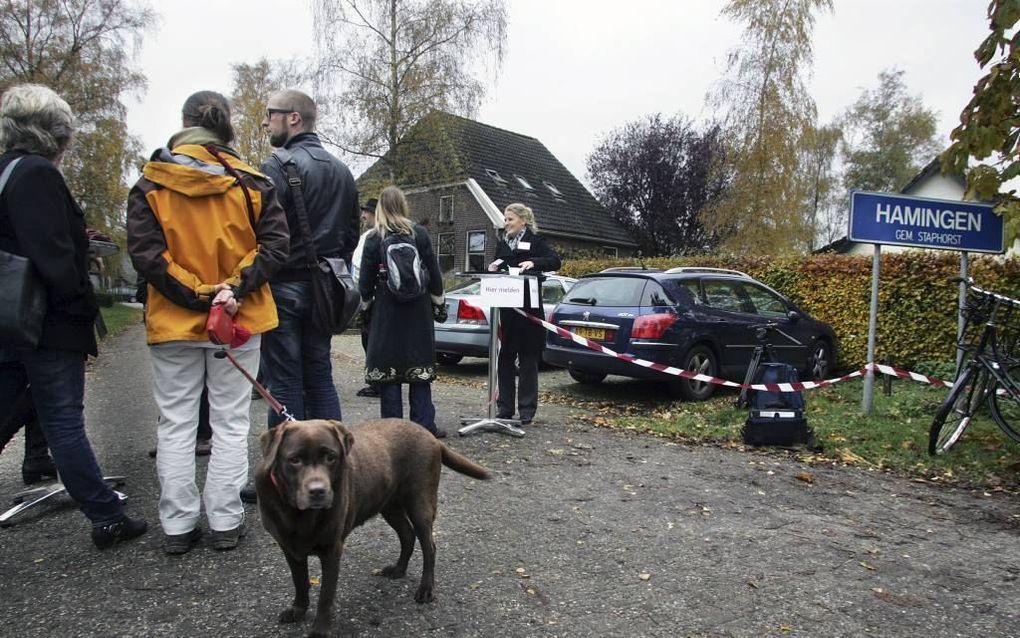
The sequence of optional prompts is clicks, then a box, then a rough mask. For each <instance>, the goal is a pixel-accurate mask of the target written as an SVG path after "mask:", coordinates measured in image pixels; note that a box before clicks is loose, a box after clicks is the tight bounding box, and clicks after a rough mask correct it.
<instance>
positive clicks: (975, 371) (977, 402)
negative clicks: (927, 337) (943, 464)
mask: <svg viewBox="0 0 1020 638" xmlns="http://www.w3.org/2000/svg"><path fill="white" fill-rule="evenodd" d="M987 385H988V371H987V370H985V369H984V368H977V367H973V366H972V367H968V368H967V369H966V370H964V371H963V374H962V375H960V377H959V378H958V379H957V380H956V383H954V384H953V387H952V389H951V390H950V391H949V396H948V397H946V400H945V401H943V402H942V405H940V406H939V409H938V412H936V413H935V418H934V419H933V420H932V422H931V430H930V431H929V432H928V454H931V455H932V456H935V455H936V454H943V453H944V452H945V451H946V450H948V449H949V448H951V447H953V444H954V443H956V442H957V441H958V440H959V439H960V435H961V434H963V431H964V430H966V429H967V426H968V425H970V420H971V417H973V416H974V412H976V411H977V409H978V408H979V407H981V401H983V400H985V398H986V394H985V387H986V386H987Z"/></svg>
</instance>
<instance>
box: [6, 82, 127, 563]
mask: <svg viewBox="0 0 1020 638" xmlns="http://www.w3.org/2000/svg"><path fill="white" fill-rule="evenodd" d="M73 123H74V116H73V115H72V113H71V108H70V107H69V106H68V105H67V102H65V101H64V100H62V99H61V98H60V96H58V95H57V94H56V93H54V92H53V91H51V90H50V89H48V88H46V87H44V86H39V85H33V84H25V85H20V86H15V87H12V88H10V89H8V90H7V91H6V92H5V93H4V95H3V100H2V101H0V146H2V147H3V149H4V154H3V156H2V157H0V171H3V170H4V169H6V168H8V167H9V166H11V165H12V164H14V162H17V164H16V165H14V169H13V170H12V172H11V173H10V179H9V181H8V183H7V187H6V189H5V190H4V191H3V194H2V196H0V250H3V251H6V252H8V253H13V254H15V255H21V256H23V257H27V258H28V260H29V262H30V263H31V264H32V266H33V268H34V270H35V272H36V274H37V275H38V280H39V282H40V283H41V284H42V286H43V288H45V290H46V304H47V310H46V315H45V316H44V317H43V321H42V336H41V337H40V339H39V343H38V345H37V346H35V347H30V346H26V345H24V344H19V343H14V342H10V341H7V342H5V341H0V415H7V414H10V413H11V410H12V409H13V407H14V404H15V401H17V399H18V397H20V396H21V395H22V393H23V392H24V391H25V388H26V387H27V386H28V385H29V384H31V386H32V398H33V399H34V402H35V407H36V411H37V414H38V419H39V424H40V425H41V426H42V430H43V432H44V433H45V435H46V440H47V441H48V442H49V445H50V452H51V453H52V454H53V460H54V462H55V463H56V466H57V470H58V471H59V473H60V479H61V480H62V481H63V483H64V486H65V487H66V488H67V491H68V493H69V494H70V495H71V498H73V499H74V500H75V502H77V503H78V506H79V507H80V508H81V511H82V513H84V514H85V516H86V517H87V518H88V519H89V520H90V521H91V522H92V542H93V543H95V545H96V546H97V547H99V548H100V549H103V548H105V547H109V546H111V545H113V544H114V543H115V542H117V541H122V540H128V539H130V538H134V537H136V536H140V535H141V534H143V533H144V532H145V530H146V524H145V521H143V520H140V519H132V518H129V517H128V516H126V515H125V513H124V506H123V505H122V504H121V501H120V498H118V496H117V494H116V493H115V492H114V491H113V490H112V489H111V488H110V486H109V485H107V484H106V482H105V481H104V480H103V475H102V473H101V472H100V470H99V464H98V463H97V462H96V457H95V455H94V454H93V452H92V446H91V445H90V444H89V440H88V438H87V437H86V436H85V418H84V405H83V404H84V394H85V358H86V356H87V355H90V354H91V355H95V354H96V337H95V332H94V330H93V324H94V322H95V319H96V315H97V314H98V312H99V307H98V306H97V304H96V299H95V295H94V294H93V291H92V284H91V282H90V281H89V277H88V270H87V266H86V263H87V256H88V244H89V241H88V237H87V236H86V234H85V217H84V215H83V213H82V210H81V208H80V207H79V206H78V204H76V203H75V201H74V198H73V197H71V192H70V191H69V190H68V188H67V184H66V183H65V182H64V177H63V175H61V174H60V170H59V169H58V166H59V165H60V160H61V159H62V158H63V155H64V151H65V150H66V149H67V146H68V144H69V143H70V141H71V134H72V130H73Z"/></svg>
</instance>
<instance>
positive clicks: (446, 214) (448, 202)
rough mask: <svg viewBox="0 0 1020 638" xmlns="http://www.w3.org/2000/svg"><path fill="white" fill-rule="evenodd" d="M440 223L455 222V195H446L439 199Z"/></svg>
mask: <svg viewBox="0 0 1020 638" xmlns="http://www.w3.org/2000/svg"><path fill="white" fill-rule="evenodd" d="M439 221H440V222H452V221H453V195H446V196H444V197H440V198H439Z"/></svg>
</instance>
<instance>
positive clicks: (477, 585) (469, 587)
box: [468, 582, 482, 590]
mask: <svg viewBox="0 0 1020 638" xmlns="http://www.w3.org/2000/svg"><path fill="white" fill-rule="evenodd" d="M481 586H482V583H480V582H478V583H471V584H470V585H468V589H472V590H474V589H478V588H479V587H481Z"/></svg>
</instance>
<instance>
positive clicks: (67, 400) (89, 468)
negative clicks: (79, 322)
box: [0, 349, 124, 526]
mask: <svg viewBox="0 0 1020 638" xmlns="http://www.w3.org/2000/svg"><path fill="white" fill-rule="evenodd" d="M11 354H13V357H14V358H13V360H11V361H6V362H5V363H3V364H0V414H5V415H6V414H10V412H11V408H12V407H13V406H14V402H15V401H16V400H17V398H18V396H20V395H21V393H22V392H23V391H24V390H25V386H26V385H28V384H31V385H32V399H33V401H34V402H35V409H36V414H37V415H38V418H39V425H40V426H42V429H43V432H44V433H45V434H46V441H47V442H48V443H49V445H50V454H52V455H53V462H54V464H56V466H57V472H58V473H59V474H60V481H61V482H62V483H63V484H64V487H66V488H67V493H68V494H70V495H71V498H73V499H74V501H75V502H76V503H77V504H78V507H79V508H81V511H82V513H83V514H85V516H86V518H88V519H89V520H90V521H92V525H93V526H101V525H108V524H110V523H116V522H117V521H119V520H121V519H122V518H124V508H123V506H122V505H121V502H120V499H119V498H117V495H116V494H115V493H114V492H113V490H112V489H111V488H110V486H109V485H107V484H106V481H104V480H103V474H102V472H101V471H100V469H99V463H97V462H96V456H95V454H93V452H92V445H91V444H90V443H89V440H88V438H87V437H86V436H85V405H84V401H85V355H84V354H83V353H81V352H69V351H66V350H46V349H39V350H21V349H18V350H13V351H11Z"/></svg>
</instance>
